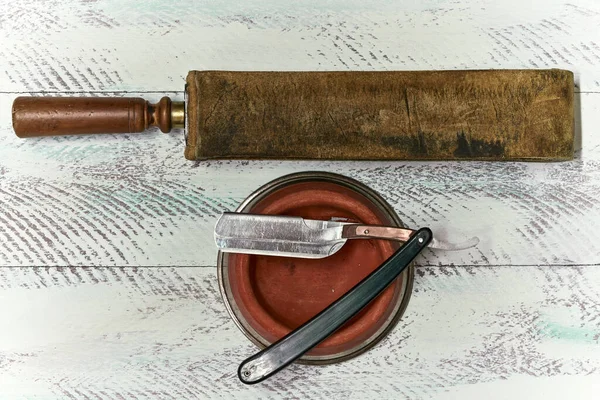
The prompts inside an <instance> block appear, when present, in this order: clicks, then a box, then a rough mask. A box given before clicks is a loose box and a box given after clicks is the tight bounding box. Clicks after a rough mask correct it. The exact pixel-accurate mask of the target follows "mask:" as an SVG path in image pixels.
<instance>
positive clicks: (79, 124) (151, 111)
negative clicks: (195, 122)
mask: <svg viewBox="0 0 600 400" xmlns="http://www.w3.org/2000/svg"><path fill="white" fill-rule="evenodd" d="M184 119H185V113H184V104H183V102H173V101H171V99H169V98H168V97H163V98H162V99H160V101H159V102H158V103H156V104H151V103H149V102H147V101H146V100H144V99H141V98H134V97H122V98H112V97H110V98H109V97H18V98H17V99H15V101H14V103H13V108H12V122H13V128H14V130H15V133H16V134H17V136H18V137H21V138H27V137H36V136H56V135H76V134H95V133H136V132H143V131H145V130H146V129H148V127H150V126H158V127H159V128H160V130H161V131H163V132H165V133H166V132H170V131H171V129H172V128H182V127H183V125H184Z"/></svg>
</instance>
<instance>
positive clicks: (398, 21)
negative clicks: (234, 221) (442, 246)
mask: <svg viewBox="0 0 600 400" xmlns="http://www.w3.org/2000/svg"><path fill="white" fill-rule="evenodd" d="M598 26H600V4H598V2H597V1H595V0H579V1H576V2H575V1H572V2H570V1H567V0H547V1H541V0H534V1H531V2H523V1H517V0H509V1H505V2H497V1H477V0H460V1H448V0H428V1H422V2H392V1H386V2H380V3H375V2H362V1H358V0H351V1H340V0H335V1H330V2H319V1H309V2H302V3H289V2H281V3H279V2H274V1H268V2H256V1H250V2H244V3H243V4H237V3H235V2H228V1H224V0H219V1H216V2H215V1H202V2H197V1H191V0H189V1H179V2H168V1H165V0H153V1H146V2H142V3H140V2H135V1H117V0H100V1H80V2H55V1H51V0H43V1H34V0H17V1H13V2H2V3H0V33H1V34H2V36H1V37H2V38H3V39H2V42H1V43H0V243H1V246H0V266H2V267H1V268H0V304H1V306H0V321H2V325H1V329H0V399H5V398H6V399H18V398H27V399H29V398H77V399H79V398H83V399H86V398H89V399H98V398H100V399H113V398H114V399H142V398H149V399H159V398H161V399H162V398H165V399H166V398H181V399H184V398H220V397H228V398H229V397H235V398H256V397H261V398H272V399H279V398H316V397H319V396H321V397H327V398H463V399H470V398H473V399H475V398H482V397H484V396H485V397H486V398H525V397H527V398H540V399H549V398H550V399H551V398H564V397H570V398H591V397H593V395H594V394H597V393H598V384H597V382H598V381H599V380H598V378H600V377H599V375H600V352H599V350H598V349H599V348H600V346H598V344H599V343H598V341H599V337H600V317H599V315H600V309H599V308H598V304H600V293H599V291H598V287H600V274H599V271H600V270H599V269H598V264H599V263H600V245H599V244H598V243H600V240H599V239H600V238H599V236H600V234H598V232H599V229H598V228H599V227H600V201H599V200H598V193H600V174H599V172H600V135H599V133H600V132H598V130H599V129H600V83H599V82H600V72H599V71H600V32H599V30H598ZM537 67H539V68H546V67H562V68H567V69H570V70H572V71H574V72H575V73H576V81H577V86H578V87H577V88H576V91H577V97H576V109H577V110H576V111H577V112H576V114H577V115H576V125H577V141H578V149H579V150H578V152H577V158H576V160H574V161H572V162H567V163H553V164H526V163H404V162H391V163H390V162H385V163H377V162H361V163H358V162H278V161H268V162H257V161H253V162H244V161H226V162H221V161H211V162H198V163H192V162H189V161H186V160H185V159H184V158H183V139H182V137H181V133H178V134H172V135H164V134H162V133H159V132H151V133H148V134H143V135H124V136H121V135H101V136H90V137H84V136H82V137H63V138H43V139H31V140H20V139H17V138H16V137H14V136H13V134H12V131H11V124H10V104H11V102H12V100H13V99H14V97H15V96H17V95H19V94H21V93H38V94H40V93H41V94H47V93H52V94H62V95H71V94H73V93H78V94H85V95H102V94H105V95H114V96H123V95H125V96H142V97H146V98H148V99H149V100H152V101H156V100H158V99H159V98H160V97H162V96H163V95H165V94H166V95H169V96H171V97H172V98H174V99H182V97H183V93H182V90H183V79H184V76H185V74H186V73H187V71H188V70H189V69H233V70H269V69H279V70H347V69H350V70H381V69H387V70H391V69H407V70H413V69H457V68H460V69H475V68H537ZM140 154H143V156H139V155H140ZM299 170H325V171H332V172H337V173H342V174H345V175H348V176H351V177H354V178H356V179H359V180H361V181H362V182H364V183H366V184H367V185H369V186H371V187H372V188H374V189H376V190H378V191H379V192H380V193H381V194H382V195H383V196H384V197H385V198H386V199H387V200H388V201H389V202H390V204H391V205H392V206H393V207H394V208H395V209H396V211H397V212H398V213H399V215H400V216H401V217H402V218H403V219H404V220H405V222H406V223H407V224H408V225H410V226H413V227H417V226H422V225H429V226H431V227H432V228H433V229H434V232H435V233H436V234H437V235H440V236H442V237H448V238H450V237H455V236H460V235H464V236H471V235H477V236H479V237H480V238H481V243H480V244H479V245H478V246H477V248H476V249H474V250H469V251H466V252H456V253H443V252H431V251H430V252H426V253H425V254H423V256H422V257H420V259H419V261H418V263H419V265H421V266H420V267H418V268H417V276H416V279H415V292H414V294H413V297H412V300H411V302H410V304H409V308H408V310H407V313H406V315H405V317H404V318H403V320H402V321H401V323H400V325H399V326H398V327H397V328H396V329H395V330H394V331H393V333H392V334H391V335H390V337H389V338H387V339H386V340H385V341H384V342H383V343H382V344H381V345H380V346H378V347H376V348H375V349H373V350H372V351H370V352H368V353H367V354H365V355H363V356H361V357H359V358H357V359H355V360H351V361H349V362H346V363H343V364H339V365H334V366H328V367H322V368H317V367H306V366H293V367H291V368H290V369H289V370H287V371H284V372H283V373H282V374H281V375H279V376H278V377H277V378H276V379H273V380H270V381H267V382H266V383H264V384H262V385H258V386H253V387H244V386H242V385H241V384H240V383H239V382H238V381H237V380H236V377H235V371H236V368H237V365H238V363H239V362H240V361H241V360H242V359H243V358H244V357H245V356H247V355H249V354H251V353H252V352H253V351H254V349H253V347H252V346H251V345H250V344H249V343H248V342H247V340H246V339H245V338H244V337H243V335H242V334H241V333H240V332H239V331H238V330H237V328H235V326H234V324H233V323H232V321H231V320H230V319H229V317H228V315H227V313H226V312H225V309H224V306H223V304H222V301H221V299H220V296H219V294H218V289H217V284H216V277H215V271H214V264H215V255H216V251H215V249H214V247H213V244H212V238H211V229H212V225H213V224H214V222H215V219H216V217H217V215H218V214H219V213H220V212H221V211H224V210H228V209H233V208H235V207H236V206H237V205H238V204H239V202H240V201H241V200H242V199H243V198H244V197H245V196H247V195H248V194H249V193H250V192H251V191H253V190H254V189H256V188H257V187H258V186H259V185H261V184H263V183H266V182H268V181H269V180H271V179H273V178H276V177H278V176H281V175H283V174H287V173H291V172H295V171H299ZM490 211H491V212H492V216H491V217H489V216H488V212H490ZM451 264H453V265H454V266H452V267H446V266H447V265H451ZM524 265H526V266H524ZM10 266H12V267H10ZM34 266H44V267H43V268H35V267H34ZM48 266H59V267H48ZM87 266H94V267H87ZM109 266H115V267H112V268H107V267H109ZM123 266H130V267H123ZM140 266H144V267H150V268H138V267H140ZM157 266H160V267H157ZM191 266H201V267H204V268H193V267H191ZM565 388H567V389H565ZM565 390H568V391H565ZM494 396H495V397H494Z"/></svg>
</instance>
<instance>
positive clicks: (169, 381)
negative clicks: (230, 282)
mask: <svg viewBox="0 0 600 400" xmlns="http://www.w3.org/2000/svg"><path fill="white" fill-rule="evenodd" d="M599 284H600V268H597V267H566V266H565V267H563V266H556V267H554V268H552V269H548V268H545V267H519V268H513V267H493V268H488V267H483V268H476V267H475V268H471V267H421V268H417V275H416V279H415V286H414V294H413V296H412V299H411V302H410V304H409V307H408V309H407V311H406V313H405V316H404V317H403V319H402V321H401V322H400V324H399V325H398V326H397V327H396V328H395V329H394V330H393V332H392V333H391V335H390V336H388V337H387V338H386V339H385V340H384V341H383V342H382V343H381V344H380V345H378V346H377V347H375V348H374V349H373V350H371V351H369V352H367V353H366V354H364V355H362V356H360V357H358V358H355V359H353V360H350V361H347V362H344V363H341V364H337V365H331V366H325V367H316V366H300V365H294V366H292V367H291V368H289V369H288V370H286V371H284V372H282V373H281V374H279V375H278V376H277V377H276V378H275V379H272V380H269V381H267V382H265V383H264V384H261V385H256V386H252V387H247V386H244V385H242V384H241V383H240V382H239V381H238V380H237V378H236V376H235V371H236V368H237V365H238V364H239V363H240V362H241V361H242V360H243V359H244V358H245V357H246V356H248V355H250V354H252V352H253V351H254V350H255V349H254V348H253V345H250V344H249V343H248V342H247V340H246V339H245V338H244V337H243V335H242V334H241V333H240V332H239V331H238V329H237V327H236V326H235V324H234V323H233V322H232V321H231V320H230V319H229V317H228V314H227V312H226V311H225V308H224V305H223V304H222V302H221V299H220V297H219V294H218V286H217V283H216V276H215V271H214V269H205V268H75V267H74V268H47V267H46V268H34V269H29V268H3V269H0V289H1V291H0V301H1V302H2V304H5V305H6V304H18V307H6V306H5V307H2V308H1V309H0V319H1V320H2V321H3V329H2V330H1V331H0V343H2V344H3V345H2V347H1V349H0V383H1V385H0V398H6V399H9V398H10V399H20V398H34V397H35V396H38V397H40V398H77V399H79V398H89V399H96V398H101V399H122V398H125V399H170V398H178V399H196V398H203V399H212V398H222V397H226V398H248V399H251V398H257V397H259V398H269V399H279V398H290V399H296V398H298V399H300V398H321V397H323V398H325V397H326V398H330V399H344V398H414V399H429V398H439V397H440V396H442V395H446V396H448V397H449V398H452V397H451V395H452V394H456V393H460V392H461V391H464V390H466V389H465V387H472V388H473V387H474V388H477V387H478V386H479V385H481V387H483V388H486V387H489V386H490V385H494V384H496V385H498V384H500V383H504V385H502V386H500V394H501V393H503V390H507V391H511V390H513V391H514V390H516V388H515V386H514V385H513V384H512V382H515V381H516V382H520V383H517V384H516V386H517V388H518V387H525V388H527V385H528V384H529V385H531V384H532V381H533V380H534V378H536V377H551V378H554V379H557V382H563V381H564V380H568V379H569V378H570V377H573V378H575V377H580V378H581V379H580V381H579V382H580V383H581V385H579V386H577V387H573V386H571V387H570V393H571V396H570V398H591V397H590V396H591V395H592V392H591V391H590V388H592V387H593V386H594V385H596V384H595V383H594V382H597V380H598V377H599V375H600V346H599V344H600V343H599V341H600V318H599V317H598V315H599V311H600V309H599V308H598V305H599V304H600V290H599V287H600V285H599ZM500 299H501V300H500ZM340 377H343V380H342V379H341V378H340ZM543 382H544V383H546V382H548V381H543ZM535 387H537V386H535ZM511 388H512V389H511ZM542 393H543V390H542ZM521 394H522V393H521ZM496 395H497V396H498V394H496ZM517 397H520V396H517ZM496 398H503V397H502V396H499V397H496ZM504 398H505V397H504ZM548 398H551V399H554V398H557V397H555V396H553V395H552V393H550V396H549V397H548Z"/></svg>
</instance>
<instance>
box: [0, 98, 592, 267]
mask: <svg viewBox="0 0 600 400" xmlns="http://www.w3.org/2000/svg"><path fill="white" fill-rule="evenodd" d="M166 94H167V95H171V96H173V97H175V98H177V97H178V96H181V94H180V93H166ZM131 95H137V94H136V93H132V94H131ZM162 95H163V94H162V93H158V94H153V95H151V96H150V97H149V100H152V101H155V100H157V99H158V98H160V97H161V96H162ZM13 97H14V96H13ZM13 97H11V96H7V95H0V103H1V104H10V102H11V101H12V100H11V99H12V98H13ZM580 97H581V99H580V101H578V102H579V103H580V108H581V116H577V121H576V122H577V123H576V125H577V128H576V129H577V131H580V130H581V129H585V132H586V134H585V137H583V139H582V144H581V146H582V147H583V148H582V149H581V150H580V151H578V155H577V159H576V160H574V161H572V162H568V163H548V164H528V163H507V164H502V163H471V162H469V163H418V162H415V163H411V162H299V161H298V162H296V161H294V162H291V161H290V162H279V161H270V162H266V161H264V162H259V161H253V162H247V161H227V162H225V161H211V162H198V163H193V162H189V161H186V160H185V159H184V158H183V156H182V150H183V146H184V143H183V139H182V137H181V136H180V135H177V134H175V135H165V134H162V133H160V132H153V133H149V134H144V135H125V136H122V135H101V136H95V137H86V136H80V137H68V138H67V137H63V138H36V139H28V140H22V139H18V138H16V137H14V135H13V134H12V132H11V131H10V125H9V123H8V121H9V119H8V118H7V112H8V110H10V108H7V107H0V121H2V124H3V125H2V126H1V127H0V132H1V133H0V195H1V196H2V197H1V198H2V202H3V205H2V207H1V208H0V237H1V238H2V239H1V240H2V241H3V243H5V245H4V246H1V247H0V265H22V266H23V265H64V266H69V265H98V266H109V265H117V266H119V265H137V266H147V265H166V266H168V265H199V266H212V265H215V262H216V258H215V257H216V249H215V247H214V244H213V239H212V229H213V227H214V223H215V222H216V218H217V217H218V216H219V215H220V213H221V212H223V211H226V210H232V209H235V208H236V207H237V206H238V204H239V203H240V202H241V201H242V200H243V199H244V198H245V197H246V196H248V195H249V194H250V193H251V192H252V191H254V190H255V189H256V188H258V187H259V186H260V185H262V184H264V183H266V182H268V181H270V180H272V179H275V178H277V177H279V176H282V175H285V174H288V173H293V172H297V171H302V170H324V171H330V172H335V173H341V174H344V175H348V176H350V177H353V178H355V179H358V180H360V181H362V182H363V183H365V184H367V185H368V186H370V187H372V188H374V189H375V190H377V191H379V192H380V193H381V194H382V195H383V196H384V198H386V199H387V200H388V201H389V202H390V204H391V205H392V206H393V207H394V208H395V209H396V211H397V212H398V213H399V215H400V217H401V218H402V219H403V220H404V221H405V222H406V223H407V224H408V225H409V226H413V227H417V226H423V225H428V226H430V227H431V228H432V229H433V230H434V232H435V233H436V235H439V236H440V237H442V238H446V239H448V240H453V239H463V238H465V237H470V236H478V237H479V238H480V239H481V242H480V244H479V245H478V246H477V248H475V249H471V250H468V251H461V252H454V253H452V252H433V251H427V252H426V253H425V254H424V257H423V258H422V259H421V263H422V264H425V265H438V264H440V263H441V264H445V265H448V264H455V265H473V264H477V265H509V264H526V265H532V264H533V265H537V264H589V263H598V262H600V244H599V243H600V241H599V240H598V234H597V232H596V230H586V228H585V227H588V226H594V224H598V223H599V222H600V204H599V202H598V196H597V193H598V192H599V190H600V187H599V183H598V179H597V176H598V173H597V171H598V165H599V164H598V161H600V159H599V158H600V135H597V134H595V132H596V130H597V129H598V127H599V126H600V95H598V94H581V95H580ZM578 108H579V107H578ZM580 140H581V139H580ZM139 154H145V156H144V157H140V156H139ZM573 240H575V241H576V242H574V241H573ZM198 249H204V250H203V251H198Z"/></svg>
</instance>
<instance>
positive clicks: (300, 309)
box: [222, 181, 407, 361]
mask: <svg viewBox="0 0 600 400" xmlns="http://www.w3.org/2000/svg"><path fill="white" fill-rule="evenodd" d="M243 212H249V213H257V214H271V215H290V216H300V217H304V218H311V219H320V220H328V219H331V218H345V219H347V220H348V221H349V222H357V223H358V222H360V223H365V224H374V225H396V223H395V222H394V218H393V216H391V215H389V214H387V213H386V212H385V211H384V210H382V208H381V207H379V206H378V205H377V204H375V203H373V202H372V201H371V200H369V199H368V198H367V197H365V196H363V195H362V194H360V193H358V192H357V191H355V190H353V189H351V188H349V187H348V186H346V185H342V184H338V183H334V182H324V181H317V182H298V183H292V184H289V185H286V186H284V187H281V188H278V189H277V190H274V191H272V192H271V193H268V194H266V195H265V196H264V197H262V198H260V199H259V200H258V201H257V202H255V203H254V204H252V205H251V206H250V207H248V208H247V209H244V210H243ZM398 247H399V244H398V243H394V242H390V241H385V240H365V239H360V240H349V241H347V242H346V244H344V246H343V247H342V249H341V250H339V251H338V252H337V253H336V254H334V255H332V256H329V257H327V258H323V259H317V260H314V259H301V258H289V257H273V256H256V255H244V254H223V255H222V256H223V267H224V268H223V274H222V275H223V278H222V279H223V280H224V281H225V285H224V287H225V295H226V297H227V301H228V302H229V304H230V305H231V307H230V308H231V309H232V311H233V313H234V314H235V318H237V319H238V321H239V322H240V323H241V325H242V327H243V330H245V333H246V334H247V335H249V336H250V337H251V338H253V340H254V341H255V342H256V343H258V344H260V345H262V346H266V345H268V344H270V343H273V342H274V341H276V340H278V339H279V338H281V337H283V336H285V335H286V334H288V333H289V332H290V331H292V330H293V329H295V328H297V327H298V326H300V325H302V324H303V323H304V322H306V321H307V320H309V319H310V318H311V317H313V316H314V315H316V314H317V313H319V312H320V311H321V310H323V309H324V308H326V307H327V306H328V305H329V304H331V303H332V302H333V301H335V300H336V299H338V298H339V297H340V296H342V295H343V294H344V293H346V292H347V291H348V290H350V289H351V288H352V287H353V286H354V285H356V284H357V283H359V282H360V281H361V280H362V279H364V278H365V277H366V276H367V275H368V274H369V273H371V272H372V271H373V270H375V269H376V268H377V267H378V266H379V265H381V263H383V261H385V260H386V259H387V258H388V257H389V256H391V255H392V254H393V252H394V251H395V250H396V249H397V248H398ZM405 272H406V271H405ZM406 276H407V274H406V273H403V274H402V275H401V276H400V277H399V278H398V279H397V280H396V281H395V282H394V283H392V284H391V285H390V286H389V287H388V288H387V289H386V290H385V291H384V292H383V293H381V294H380V295H379V296H378V297H377V298H376V299H375V300H373V301H372V302H371V303H370V304H369V305H367V306H366V307H365V308H364V309H363V310H362V311H361V312H360V313H359V314H357V315H356V316H355V317H354V318H353V319H351V320H350V321H348V322H347V323H346V324H345V325H344V326H342V327H341V328H340V329H338V330H337V331H336V332H334V333H333V334H332V335H331V336H329V337H328V338H327V339H326V340H324V341H323V342H321V343H320V344H319V345H318V346H316V347H315V348H314V349H312V350H311V351H310V352H309V353H307V354H306V355H305V356H304V357H303V360H305V361H306V360H325V361H326V360H332V359H336V358H338V357H341V356H343V355H347V354H349V353H352V352H355V351H357V350H358V349H360V348H361V347H364V346H365V345H367V344H369V343H370V342H372V341H373V340H375V339H377V337H378V336H380V335H381V332H382V331H383V330H385V329H386V327H387V326H388V325H389V324H390V323H391V321H392V320H393V319H394V317H395V316H396V314H398V312H399V308H400V303H401V302H402V298H403V296H404V295H405V294H406V289H407V282H406V279H407V278H406Z"/></svg>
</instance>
